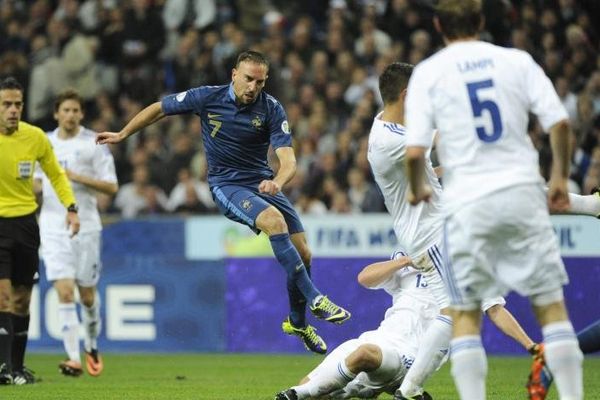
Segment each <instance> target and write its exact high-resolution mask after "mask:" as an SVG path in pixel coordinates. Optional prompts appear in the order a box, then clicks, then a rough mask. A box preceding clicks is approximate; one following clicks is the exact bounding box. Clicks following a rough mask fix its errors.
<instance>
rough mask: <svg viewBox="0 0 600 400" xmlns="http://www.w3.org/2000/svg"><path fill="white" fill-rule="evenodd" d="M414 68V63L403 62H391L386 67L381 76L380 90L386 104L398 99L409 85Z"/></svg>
mask: <svg viewBox="0 0 600 400" xmlns="http://www.w3.org/2000/svg"><path fill="white" fill-rule="evenodd" d="M414 68H415V67H414V65H412V64H407V63H401V62H395V63H391V64H390V65H388V66H387V67H385V70H383V73H382V74H381V76H380V77H379V92H380V93H381V98H382V99H383V103H384V104H389V103H394V102H396V101H398V99H399V98H400V92H402V91H403V90H404V89H406V87H407V86H408V80H409V79H410V76H411V75H412V72H413V69H414Z"/></svg>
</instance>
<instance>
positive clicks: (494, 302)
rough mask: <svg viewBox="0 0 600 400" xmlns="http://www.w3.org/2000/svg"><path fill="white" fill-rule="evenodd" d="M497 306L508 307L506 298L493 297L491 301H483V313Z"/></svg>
mask: <svg viewBox="0 0 600 400" xmlns="http://www.w3.org/2000/svg"><path fill="white" fill-rule="evenodd" d="M496 305H501V306H503V307H504V306H505V305H506V300H505V299H504V297H492V298H491V299H485V300H483V301H482V302H481V312H483V313H485V312H486V311H487V310H489V309H490V308H492V307H494V306H496Z"/></svg>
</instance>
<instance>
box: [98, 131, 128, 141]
mask: <svg viewBox="0 0 600 400" xmlns="http://www.w3.org/2000/svg"><path fill="white" fill-rule="evenodd" d="M123 139H125V136H124V135H121V132H100V133H97V134H96V144H111V143H112V144H114V143H119V142H120V141H121V140H123Z"/></svg>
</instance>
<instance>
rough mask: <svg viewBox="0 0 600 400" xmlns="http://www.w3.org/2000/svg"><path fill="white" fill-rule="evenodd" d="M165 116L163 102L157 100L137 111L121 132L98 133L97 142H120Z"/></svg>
mask: <svg viewBox="0 0 600 400" xmlns="http://www.w3.org/2000/svg"><path fill="white" fill-rule="evenodd" d="M164 117H165V113H164V112H163V110H162V107H161V103H160V102H159V101H157V102H156V103H152V104H150V105H149V106H148V107H146V108H144V109H143V110H142V111H140V112H139V113H137V114H136V115H135V117H133V118H132V119H131V121H129V122H128V123H127V125H125V127H124V128H123V129H121V131H120V132H100V133H98V134H97V135H96V143H98V144H109V143H119V142H120V141H122V140H125V139H127V138H128V137H129V136H131V135H133V134H134V133H136V132H138V131H140V130H142V129H144V128H145V127H147V126H149V125H152V124H153V123H155V122H156V121H158V120H160V119H162V118H164Z"/></svg>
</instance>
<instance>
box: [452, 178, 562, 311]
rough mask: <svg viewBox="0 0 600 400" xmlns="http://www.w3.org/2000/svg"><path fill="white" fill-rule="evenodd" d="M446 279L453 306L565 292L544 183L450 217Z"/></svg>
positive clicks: (490, 197)
mask: <svg viewBox="0 0 600 400" xmlns="http://www.w3.org/2000/svg"><path fill="white" fill-rule="evenodd" d="M445 234H446V235H445V238H446V244H445V246H444V247H445V249H446V251H447V253H448V256H449V258H450V260H451V262H449V263H447V264H448V265H447V271H448V273H447V274H445V276H444V279H445V280H446V283H447V287H448V291H449V294H450V298H451V301H452V304H453V306H454V307H455V308H457V309H462V310H473V309H476V308H477V307H479V305H480V303H481V301H482V299H490V298H494V297H498V296H504V295H506V294H507V293H508V292H510V291H511V290H514V291H516V292H517V293H519V294H520V295H522V296H529V297H531V296H536V295H540V294H545V293H551V292H556V291H562V286H563V285H565V284H567V283H568V277H567V273H566V271H565V267H564V264H563V262H562V259H561V257H560V252H559V245H558V242H557V239H556V235H555V234H554V231H553V229H552V224H551V222H550V216H549V214H548V207H547V204H546V197H545V193H544V190H543V188H542V186H541V185H540V186H537V185H519V186H516V187H512V188H508V189H505V190H501V191H498V192H495V193H492V194H490V195H488V196H486V197H485V198H483V199H480V200H477V201H474V202H472V203H470V204H467V205H466V206H464V207H463V208H462V209H461V210H460V211H458V212H457V213H455V214H453V215H451V216H449V217H448V218H447V219H446V225H445Z"/></svg>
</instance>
